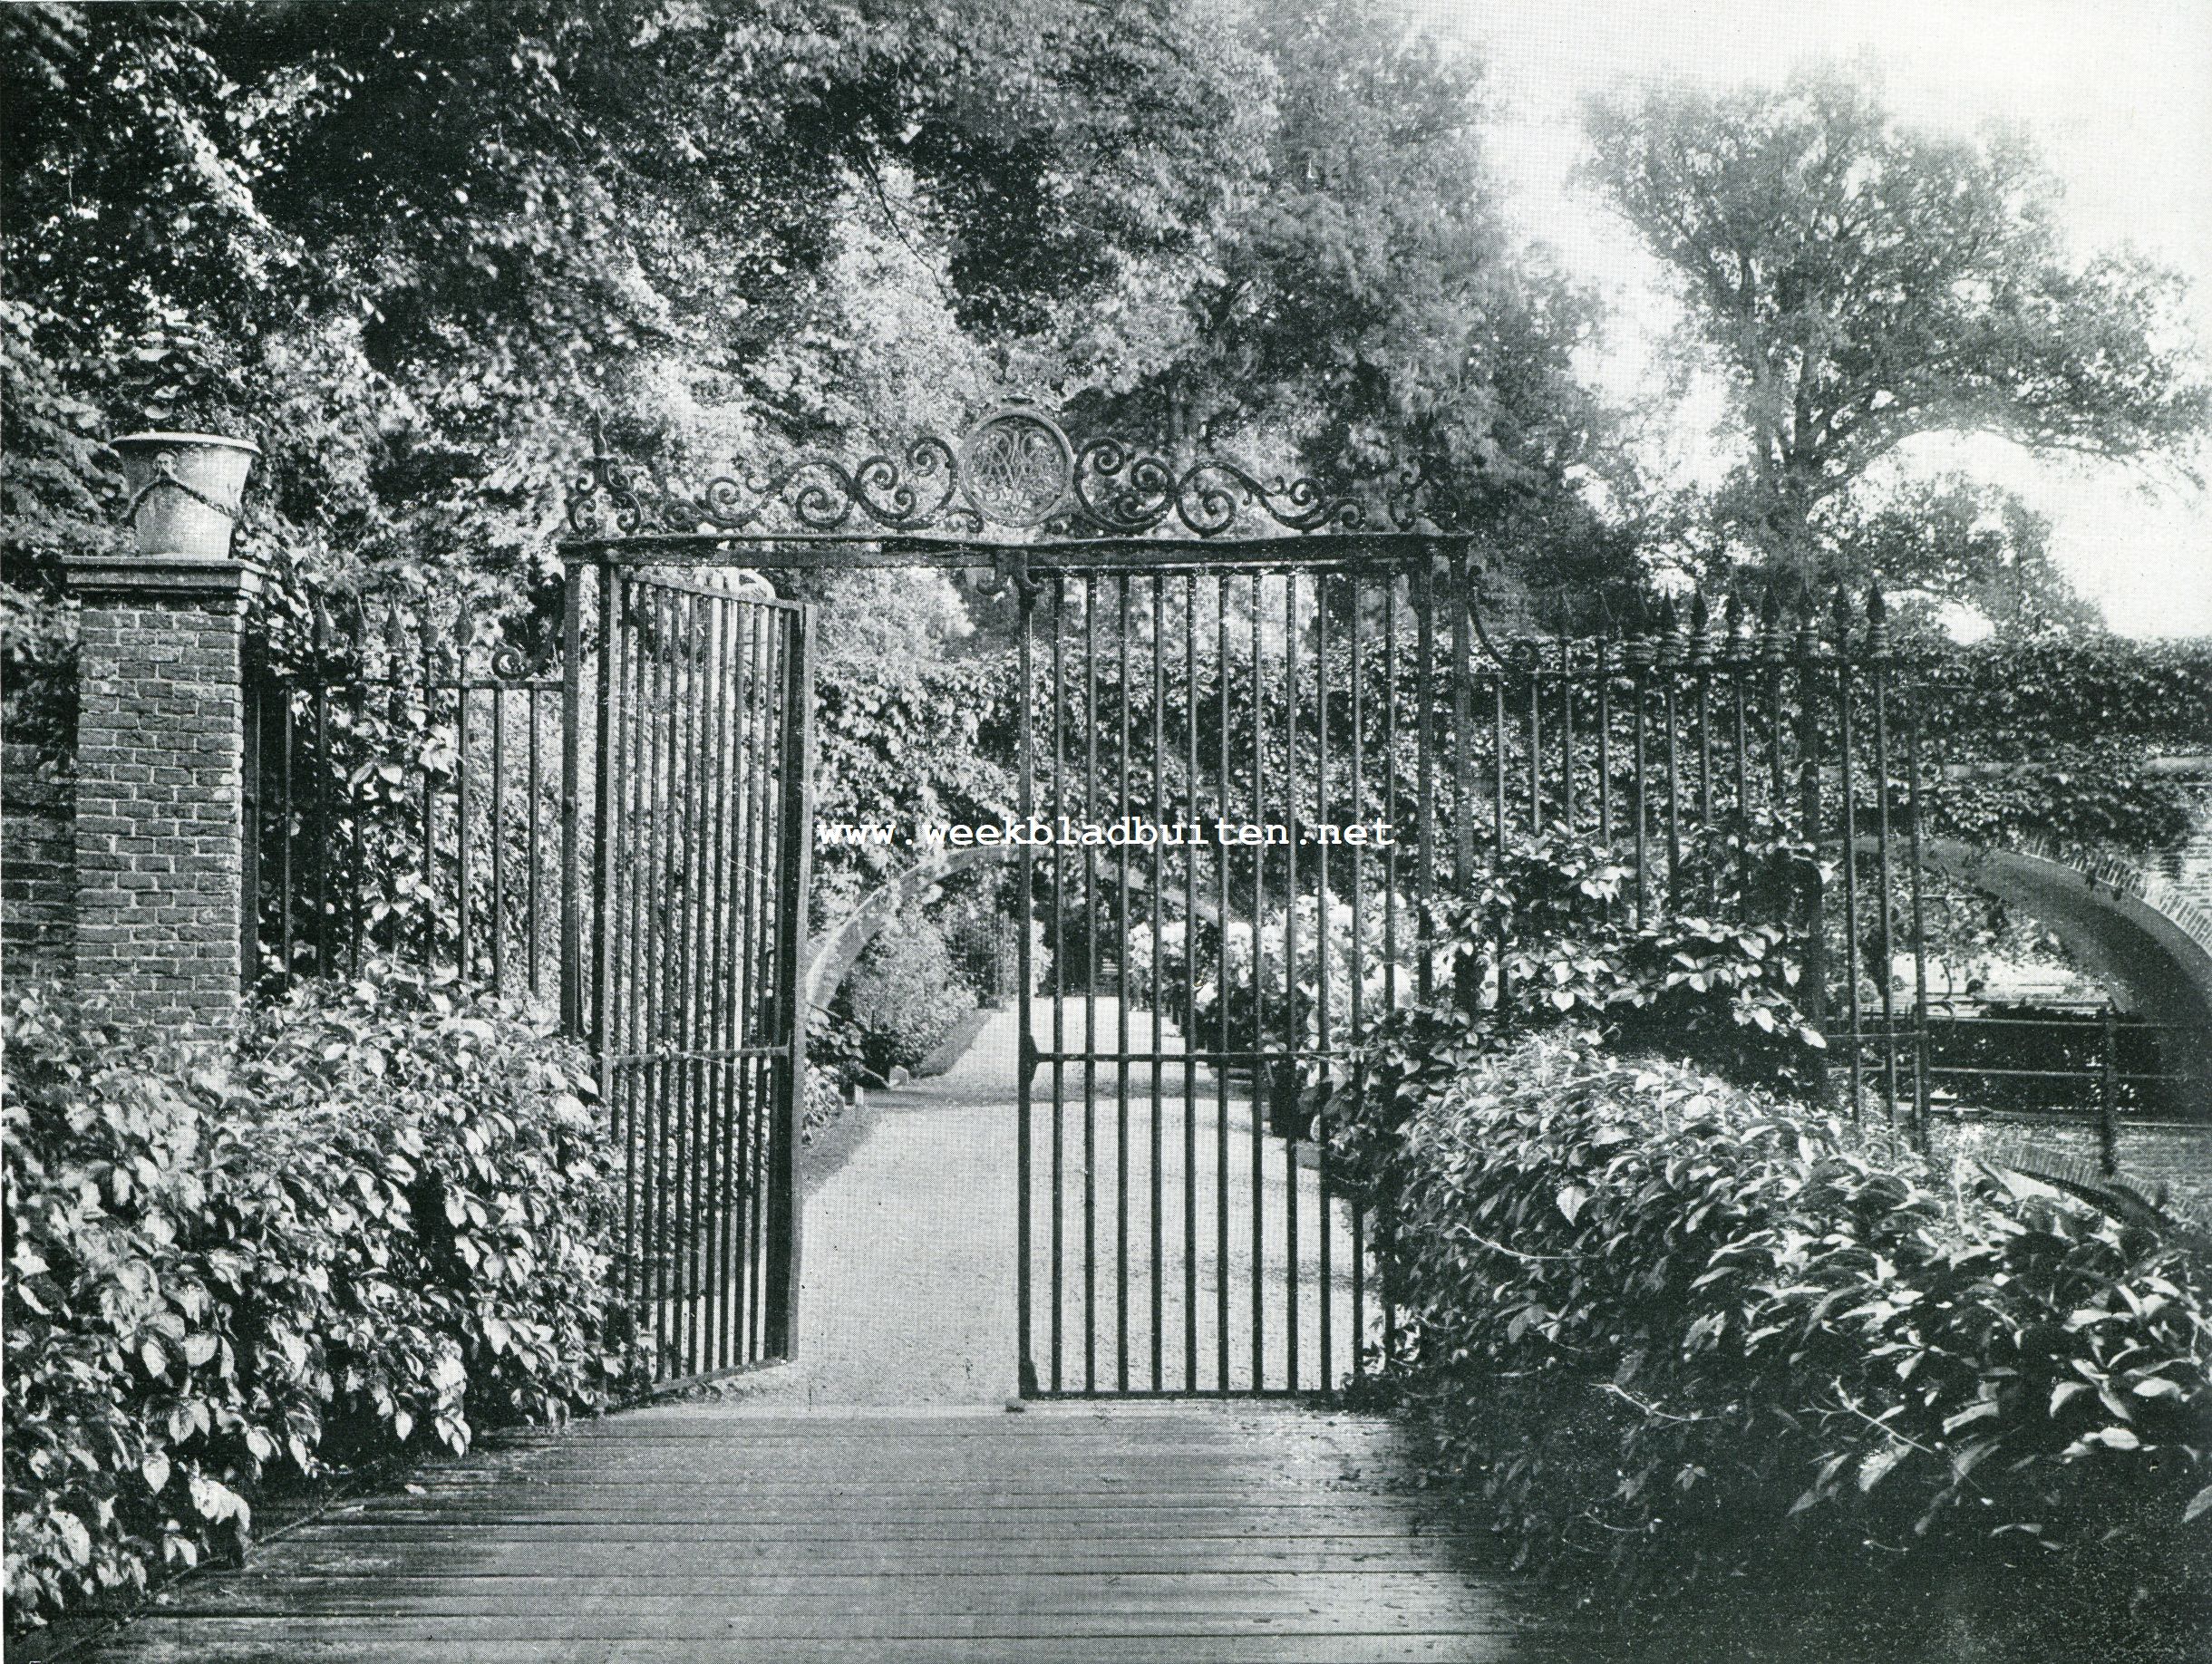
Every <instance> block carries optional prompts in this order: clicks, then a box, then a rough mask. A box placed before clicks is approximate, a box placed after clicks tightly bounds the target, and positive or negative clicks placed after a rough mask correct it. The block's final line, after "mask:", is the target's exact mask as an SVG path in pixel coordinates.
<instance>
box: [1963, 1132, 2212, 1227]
mask: <svg viewBox="0 0 2212 1664" xmlns="http://www.w3.org/2000/svg"><path fill="white" fill-rule="evenodd" d="M1930 1132H1931V1134H1932V1137H1933V1141H1934V1144H1935V1151H1936V1153H1937V1154H1938V1155H1953V1156H1979V1157H1981V1158H1982V1159H1983V1160H1984V1161H1989V1162H1992V1163H2002V1162H2006V1161H2019V1162H2023V1163H2027V1164H2029V1165H2031V1166H2035V1167H2038V1168H2040V1169H2041V1170H2042V1171H2045V1172H2050V1173H2055V1174H2058V1175H2061V1176H2062V1177H2065V1178H2071V1179H2075V1180H2079V1181H2081V1182H2082V1183H2085V1184H2096V1183H2099V1182H2100V1181H2101V1179H2102V1177H2103V1175H2102V1174H2101V1172H2100V1168H2099V1166H2098V1162H2099V1153H2098V1146H2097V1124H2096V1122H2094V1121H2092V1120H2089V1119H2081V1120H2059V1119H2055V1118H2053V1117H2049V1116H2006V1115H1991V1116H1984V1117H1974V1119H1972V1120H1959V1119H1954V1118H1951V1117H1936V1119H1935V1125H1934V1126H1933V1127H1931V1128H1930ZM2114 1176H2116V1177H2118V1178H2119V1179H2120V1182H2122V1183H2123V1184H2127V1185H2132V1186H2133V1187H2134V1188H2135V1189H2137V1190H2139V1191H2141V1192H2142V1193H2143V1194H2144V1195H2147V1196H2151V1197H2154V1198H2155V1197H2157V1196H2158V1195H2159V1194H2160V1192H2161V1189H2163V1191H2164V1193H2165V1195H2168V1197H2169V1198H2171V1199H2172V1200H2173V1202H2175V1203H2176V1204H2178V1206H2179V1207H2180V1208H2181V1209H2182V1210H2183V1211H2185V1212H2188V1213H2189V1214H2194V1215H2195V1216H2197V1217H2198V1218H2202V1219H2212V1126H2204V1125H2192V1124H2189V1123H2186V1122H2130V1121H2128V1120H2126V1119H2122V1121H2121V1122H2120V1171H2119V1173H2118V1174H2117V1175H2114Z"/></svg>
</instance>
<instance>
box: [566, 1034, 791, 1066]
mask: <svg viewBox="0 0 2212 1664" xmlns="http://www.w3.org/2000/svg"><path fill="white" fill-rule="evenodd" d="M790 1053H791V1042H790V1041H788V1040H786V1041H783V1042H782V1043H781V1044H778V1045H772V1046H739V1047H737V1048H735V1049H734V1050H726V1051H624V1052H617V1053H616V1054H615V1055H613V1056H611V1057H609V1058H607V1059H606V1064H607V1067H608V1068H610V1069H618V1068H620V1067H622V1066H623V1065H625V1064H635V1063H729V1062H734V1061H738V1060H741V1059H745V1058H781V1057H787V1056H789V1055H790Z"/></svg>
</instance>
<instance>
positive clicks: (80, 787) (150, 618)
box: [64, 433, 262, 1040]
mask: <svg viewBox="0 0 2212 1664" xmlns="http://www.w3.org/2000/svg"><path fill="white" fill-rule="evenodd" d="M112 443H113V446H114V449H115V450H117V451H118V452H119V453H120V454H121V457H122V459H123V467H124V469H125V473H126V477H127V478H128V479H129V480H130V484H131V495H130V496H129V497H128V498H126V499H125V500H124V503H123V505H122V508H123V513H124V517H125V518H128V519H129V520H130V522H131V530H132V533H133V539H132V541H133V542H134V543H135V545H136V547H134V548H130V547H126V548H123V549H118V550H113V551H103V552H102V553H100V554H97V555H80V556H71V557H70V558H69V559H68V560H67V561H66V562H65V563H64V571H65V574H66V576H67V579H68V582H69V585H70V588H71V589H72V591H73V593H74V594H75V595H76V597H77V600H78V602H79V608H78V629H77V637H78V640H77V734H76V761H77V768H76V780H75V790H76V857H77V859H76V866H77V896H76V901H77V905H76V947H75V953H74V956H73V969H74V976H75V982H76V986H77V992H79V993H80V994H82V995H86V996H91V997H96V998H98V999H100V1000H102V1001H104V1002H105V1003H106V1005H107V1007H108V1011H109V1018H110V1021H113V1022H115V1023H116V1024H117V1025H118V1026H120V1027H124V1028H128V1029H133V1030H139V1031H141V1032H143V1033H146V1034H149V1035H158V1036H160V1037H162V1038H166V1039H171V1040H219V1039H221V1038H223V1037H224V1036H225V1035H227V1034H228V1032H229V1031H230V1027H231V1023H232V1020H233V1019H234V1017H235V1015H236V1013H237V1011H238V1005H239V1001H240V997H241V993H242V992H243V989H244V986H245V983H246V981H247V976H248V974H249V972H251V970H252V969H253V967H254V963H255V961H256V957H257V949H256V943H255V937H256V932H255V929H254V926H255V923H256V920H255V908H254V904H253V882H252V874H253V845H252V840H251V837H249V832H250V830H251V828H250V827H249V824H248V815H247V770H248V769H249V767H250V763H251V758H250V756H249V754H248V743H247V680H246V667H247V660H246V628H247V609H248V607H249V606H250V605H251V603H252V601H253V598H254V596H255V595H256V594H257V591H258V589H259V586H260V584H261V576H262V575H261V572H260V569H259V568H258V567H257V566H253V565H252V564H251V563H249V562H247V561H243V560H240V559H238V557H237V556H235V555H234V554H232V552H231V547H230V544H231V533H232V531H233V530H234V529H235V527H236V525H237V521H238V502H239V496H240V493H241V492H242V491H243V490H244V489H245V485H246V476H247V470H248V469H251V468H252V466H253V461H254V459H255V458H256V457H257V456H258V455H259V454H260V452H259V450H257V448H256V447H255V446H253V445H250V444H248V443H247V441H245V440H235V439H225V438H222V437H219V436H217V435H213V434H203V433H132V434H129V435H126V436H125V437H123V438H121V439H119V440H114V441H112Z"/></svg>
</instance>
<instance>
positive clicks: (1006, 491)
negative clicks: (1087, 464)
mask: <svg viewBox="0 0 2212 1664" xmlns="http://www.w3.org/2000/svg"><path fill="white" fill-rule="evenodd" d="M1074 473H1075V452H1074V450H1073V448H1072V446H1070V445H1069V443H1068V440H1067V435H1065V434H1064V433H1062V432H1061V431H1060V430H1059V428H1058V427H1056V426H1055V425H1054V424H1053V422H1051V421H1047V420H1046V419H1045V418H1044V417H1043V416H1040V415H1038V414H1037V413H1036V412H1035V411H1025V410H1020V409H1011V410H1002V411H994V412H993V413H992V414H991V415H989V416H986V417H985V418H984V420H983V421H980V422H978V423H977V424H976V425H975V427H974V428H973V429H971V430H970V431H969V433H968V436H967V438H966V439H965V440H963V441H962V443H961V446H960V479H961V486H962V489H963V490H964V491H965V494H966V497H967V499H968V502H969V503H970V504H971V505H972V506H973V507H974V508H975V512H976V513H978V514H980V515H981V516H983V518H985V519H986V520H991V521H994V522H996V523H997V524H998V525H1001V526H1015V527H1027V526H1041V525H1043V523H1044V522H1045V521H1046V520H1048V519H1050V518H1052V516H1053V512H1054V511H1055V510H1056V509H1058V508H1060V507H1061V506H1062V504H1063V503H1064V502H1065V501H1066V500H1067V498H1068V493H1069V489H1070V487H1071V485H1072V481H1073V478H1074Z"/></svg>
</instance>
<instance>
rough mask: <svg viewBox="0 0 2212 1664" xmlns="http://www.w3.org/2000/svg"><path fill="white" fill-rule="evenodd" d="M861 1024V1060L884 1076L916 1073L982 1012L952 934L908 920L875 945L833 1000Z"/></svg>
mask: <svg viewBox="0 0 2212 1664" xmlns="http://www.w3.org/2000/svg"><path fill="white" fill-rule="evenodd" d="M834 1003H835V1005H837V1006H838V1007H841V1008H842V1010H843V1011H844V1012H845V1013H847V1014H849V1016H850V1017H851V1018H852V1019H853V1021H856V1022H858V1023H859V1025H860V1028H861V1030H862V1035H863V1039H862V1041H861V1057H862V1059H863V1060H864V1061H865V1062H866V1064H867V1065H868V1068H869V1069H873V1070H875V1071H876V1073H878V1075H888V1074H889V1073H890V1071H891V1070H892V1069H912V1068H914V1066H915V1065H916V1064H917V1063H919V1062H920V1061H921V1060H922V1059H924V1058H926V1057H927V1056H928V1055H929V1053H930V1052H931V1051H932V1050H935V1049H936V1045H937V1042H938V1041H940V1040H943V1039H944V1038H945V1037H946V1035H947V1034H949V1033H951V1032H952V1030H953V1025H954V1024H955V1023H956V1022H958V1021H960V1019H961V1018H963V1017H965V1016H966V1015H967V1013H968V1012H970V1011H974V1010H975V993H974V992H973V991H971V990H970V989H969V988H968V987H967V985H966V984H965V983H964V982H961V981H960V978H959V974H958V972H956V971H955V970H954V968H953V958H952V952H951V950H950V949H949V948H947V947H946V943H945V934H944V933H943V932H942V931H940V930H938V929H937V927H936V925H934V924H930V923H929V922H928V921H927V920H926V919H918V918H911V917H909V918H902V919H900V920H899V921H898V922H897V924H893V925H892V926H891V927H890V928H889V929H888V930H886V931H884V932H883V933H882V934H880V935H878V936H877V937H876V939H875V940H874V941H872V942H870V943H868V949H867V951H866V952H865V953H862V954H861V955H860V961H859V963H858V964H856V965H855V966H854V967H853V969H852V972H851V974H850V975H849V976H848V977H847V978H846V979H845V985H844V987H843V988H842V989H841V990H839V994H838V998H837V1000H836V1001H835V1002H834Z"/></svg>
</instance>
